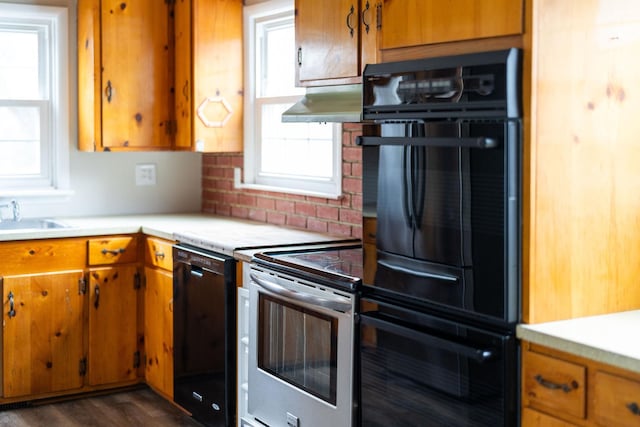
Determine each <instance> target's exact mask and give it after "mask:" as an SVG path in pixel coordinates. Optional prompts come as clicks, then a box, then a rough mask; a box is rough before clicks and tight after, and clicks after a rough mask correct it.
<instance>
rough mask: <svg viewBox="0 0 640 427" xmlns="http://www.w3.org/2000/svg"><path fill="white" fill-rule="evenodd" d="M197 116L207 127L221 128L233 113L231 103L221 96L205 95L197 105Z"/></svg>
mask: <svg viewBox="0 0 640 427" xmlns="http://www.w3.org/2000/svg"><path fill="white" fill-rule="evenodd" d="M197 114H198V118H199V119H200V121H201V122H202V124H204V125H205V126H206V127H208V128H221V127H224V125H226V124H227V122H228V121H229V119H230V118H231V116H232V115H233V109H232V108H231V105H229V103H228V102H227V100H226V99H224V98H223V97H221V96H213V97H207V98H205V99H204V101H202V103H201V104H200V106H199V107H198V111H197Z"/></svg>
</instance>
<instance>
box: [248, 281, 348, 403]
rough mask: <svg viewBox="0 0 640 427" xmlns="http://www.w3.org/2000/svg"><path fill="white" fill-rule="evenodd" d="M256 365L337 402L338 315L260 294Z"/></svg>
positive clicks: (316, 394) (330, 400)
mask: <svg viewBox="0 0 640 427" xmlns="http://www.w3.org/2000/svg"><path fill="white" fill-rule="evenodd" d="M258 316H259V318H258V367H259V368H260V369H262V370H264V371H266V372H269V373H270V374H272V375H274V376H276V377H278V378H280V379H282V380H283V381H286V382H288V383H290V384H292V385H294V386H296V387H298V388H300V389H302V390H304V391H306V392H308V393H311V394H312V395H314V396H316V397H318V398H320V399H322V400H324V401H326V402H328V403H330V404H332V405H335V404H336V375H337V354H338V352H337V344H338V337H337V334H338V319H336V318H333V317H330V316H327V315H324V314H321V313H318V312H315V311H313V310H309V309H307V308H304V307H300V306H297V305H295V304H290V303H288V302H285V301H282V300H280V299H277V298H273V297H270V296H267V295H263V294H261V295H260V304H259V314H258Z"/></svg>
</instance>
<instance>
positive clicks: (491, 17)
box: [380, 0, 524, 49]
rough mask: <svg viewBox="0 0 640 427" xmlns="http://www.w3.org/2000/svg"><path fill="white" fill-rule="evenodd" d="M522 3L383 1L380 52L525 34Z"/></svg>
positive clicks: (513, 0) (506, 0) (490, 0)
mask: <svg viewBox="0 0 640 427" xmlns="http://www.w3.org/2000/svg"><path fill="white" fill-rule="evenodd" d="M523 14H524V8H523V1H522V0H482V1H478V0H446V1H443V0H409V1H408V0H383V11H382V31H381V39H380V49H391V48H396V47H408V46H416V45H421V44H431V43H443V42H450V41H459V40H471V39H480V38H486V37H496V36H505V35H513V34H521V33H522V32H523V31H524V15H523Z"/></svg>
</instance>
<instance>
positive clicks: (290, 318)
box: [248, 246, 362, 427]
mask: <svg viewBox="0 0 640 427" xmlns="http://www.w3.org/2000/svg"><path fill="white" fill-rule="evenodd" d="M361 271H362V250H361V248H360V247H359V246H358V247H353V246H346V247H344V246H343V247H341V248H339V249H338V248H334V249H321V250H312V251H309V250H298V251H296V250H289V251H273V252H266V253H261V254H256V255H255V258H254V260H253V262H252V265H251V275H250V276H251V283H250V285H249V292H250V307H251V310H250V322H251V323H250V325H251V327H250V332H249V387H250V392H249V402H248V410H249V413H250V414H251V416H253V417H254V418H255V419H256V420H257V421H258V422H260V423H262V424H264V425H267V426H273V427H281V426H287V427H298V426H300V427H314V426H318V427H320V426H328V425H335V426H341V427H348V426H351V425H352V422H353V419H354V416H355V413H356V411H355V409H356V407H355V403H356V400H355V399H354V393H355V391H356V390H355V388H354V366H353V364H354V346H355V344H354V342H355V341H354V340H355V333H354V312H355V309H356V301H357V299H356V294H355V291H356V290H357V289H358V287H359V285H360V282H361V279H360V276H361Z"/></svg>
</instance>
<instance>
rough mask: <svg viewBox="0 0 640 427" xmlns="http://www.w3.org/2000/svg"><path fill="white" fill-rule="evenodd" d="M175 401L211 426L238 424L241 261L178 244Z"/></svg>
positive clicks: (175, 291)
mask: <svg viewBox="0 0 640 427" xmlns="http://www.w3.org/2000/svg"><path fill="white" fill-rule="evenodd" d="M173 259H174V276H173V277H174V278H173V331H174V400H175V402H176V403H177V404H178V405H180V406H181V407H183V408H184V409H186V410H187V411H189V412H190V413H191V414H192V416H193V418H194V419H196V420H198V421H200V422H201V423H202V424H204V425H206V426H214V427H222V426H224V427H231V426H235V425H236V423H235V412H236V409H235V379H236V373H235V369H236V357H235V354H236V353H235V349H236V321H235V318H236V316H235V306H236V304H235V300H236V297H235V295H236V280H235V271H236V269H235V264H236V261H235V260H234V259H233V258H232V257H229V256H226V255H222V254H218V253H215V252H210V251H206V250H203V249H199V248H194V247H190V246H186V245H176V246H174V248H173Z"/></svg>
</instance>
